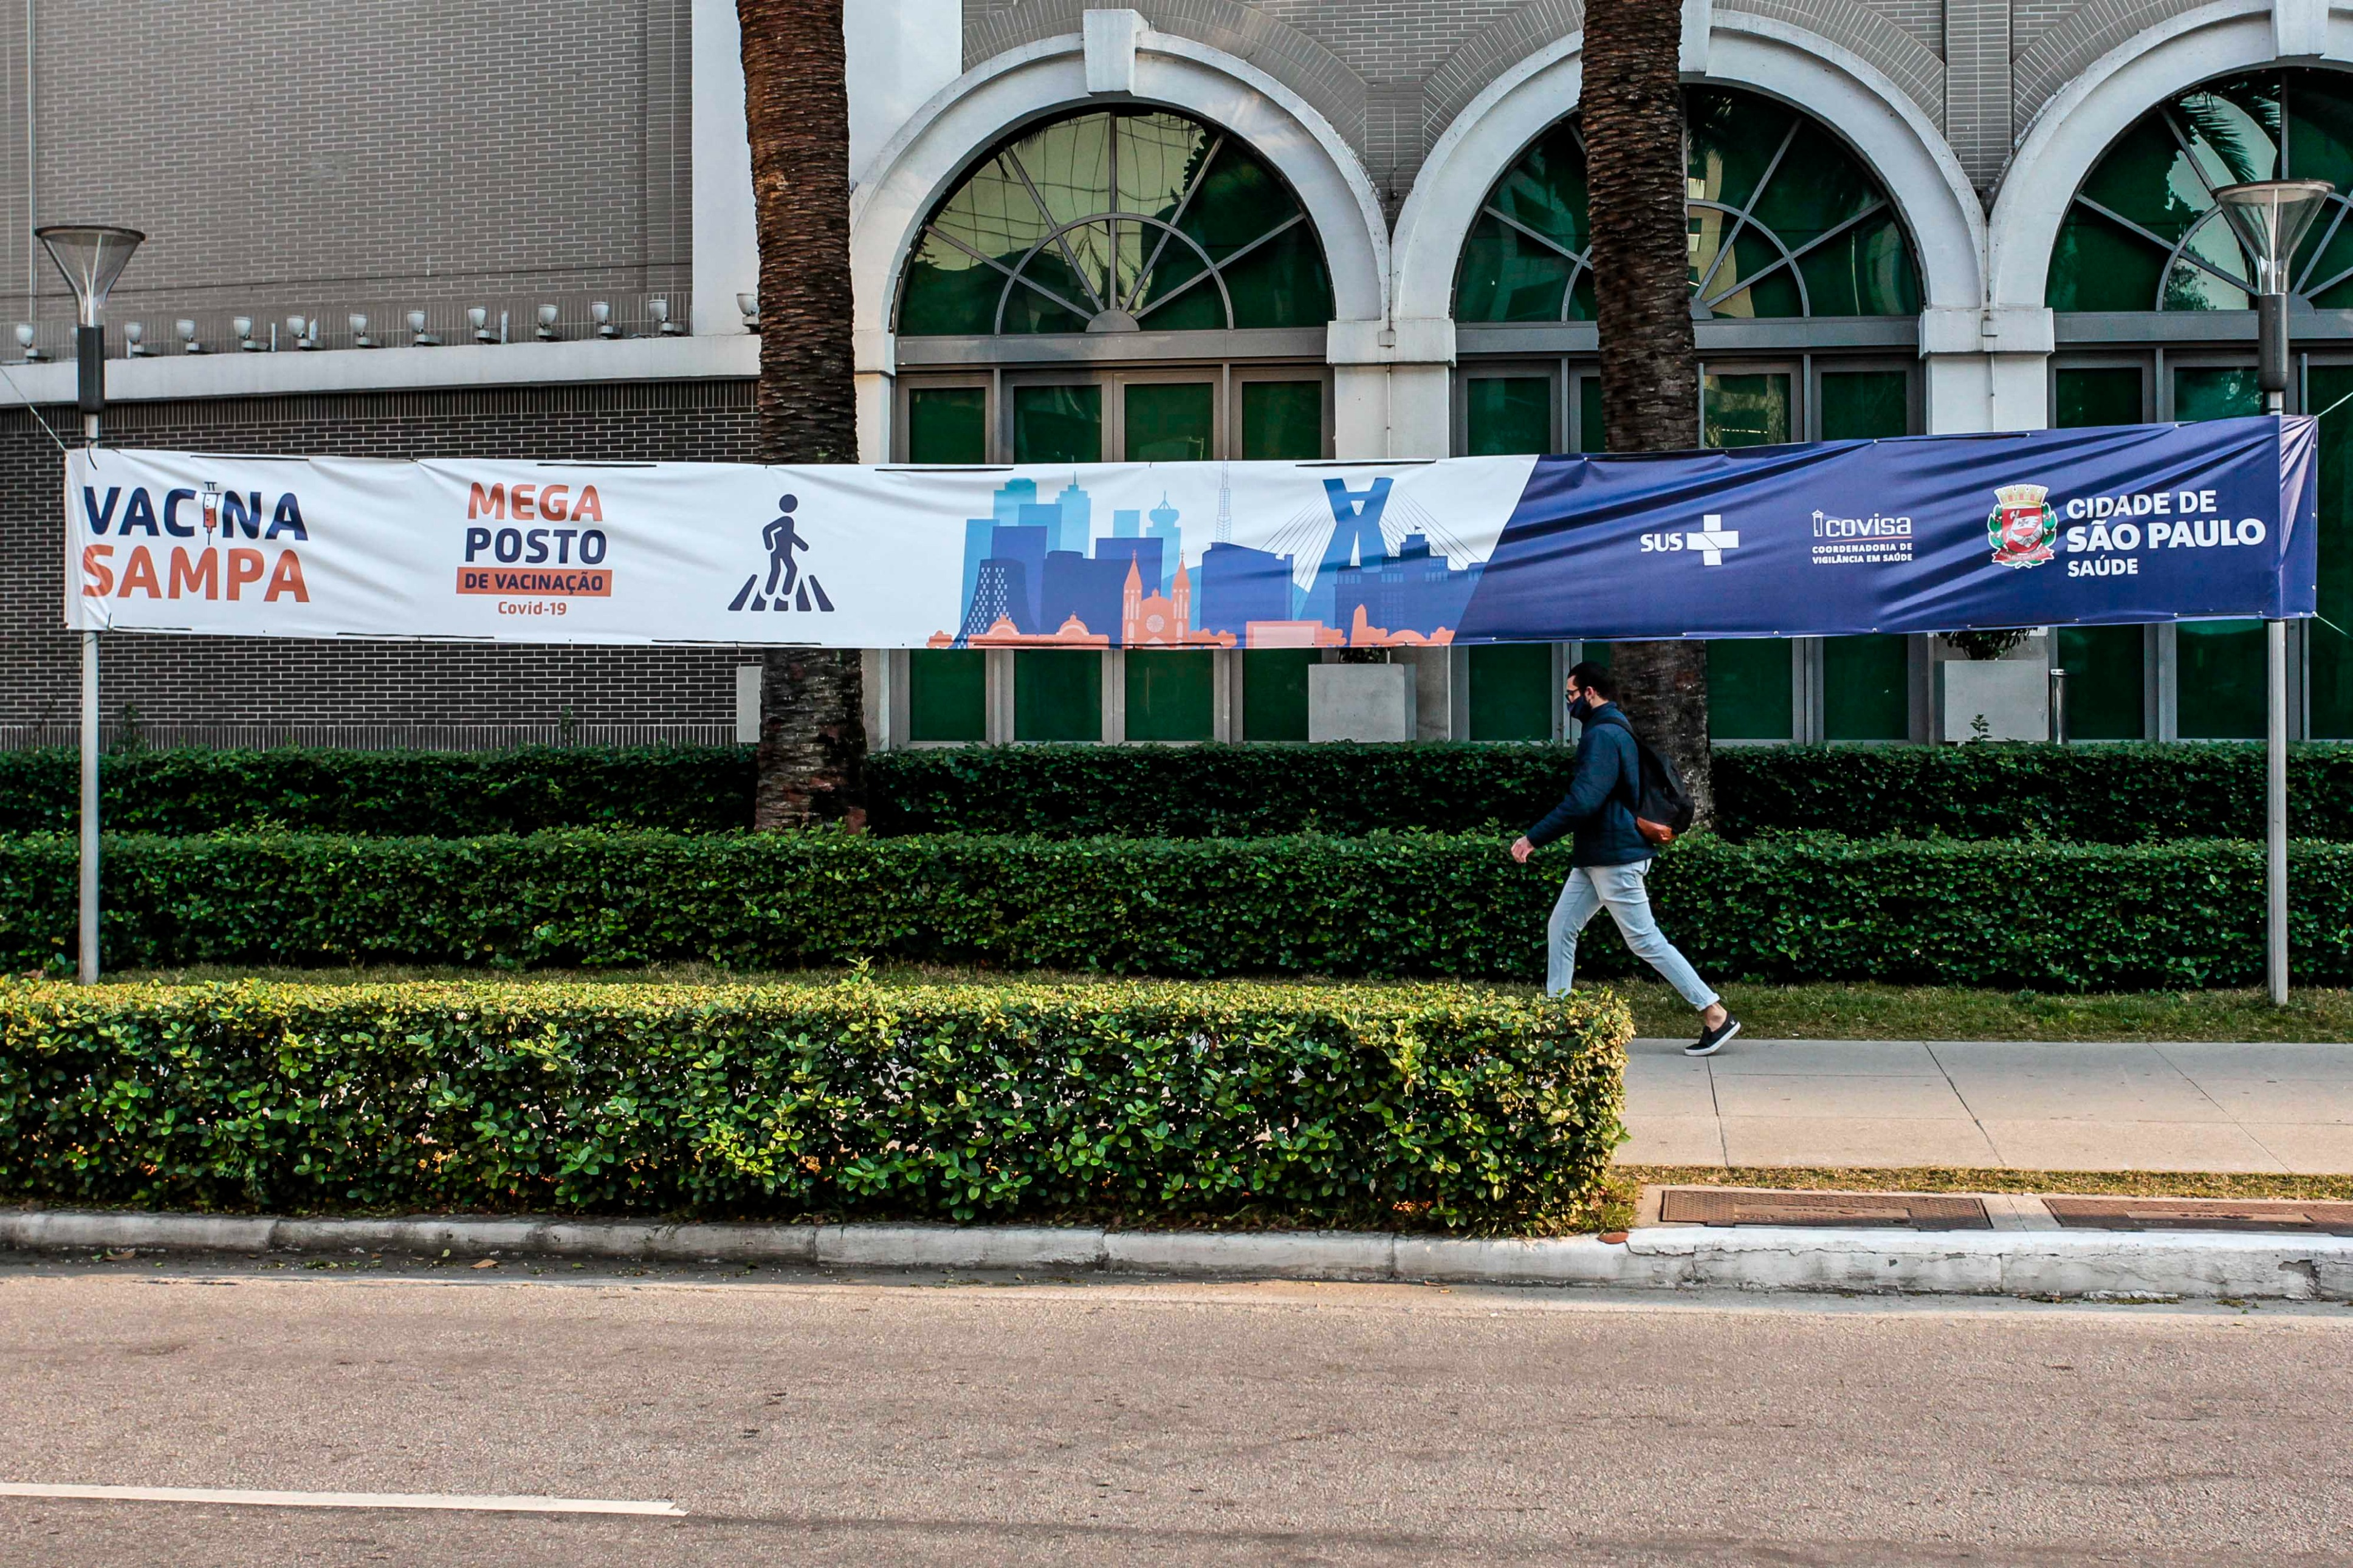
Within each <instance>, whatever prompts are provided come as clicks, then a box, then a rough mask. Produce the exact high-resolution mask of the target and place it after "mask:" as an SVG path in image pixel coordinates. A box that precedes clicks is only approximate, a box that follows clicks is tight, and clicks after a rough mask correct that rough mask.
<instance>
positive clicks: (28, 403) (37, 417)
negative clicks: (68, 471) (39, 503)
mask: <svg viewBox="0 0 2353 1568" xmlns="http://www.w3.org/2000/svg"><path fill="white" fill-rule="evenodd" d="M0 381H5V382H6V383H7V384H8V390H9V391H11V392H13V393H15V394H16V395H17V396H19V397H25V392H24V389H23V388H22V387H20V386H18V385H17V384H16V377H15V376H13V375H10V374H8V371H7V367H6V366H5V365H0ZM25 412H26V413H27V414H29V415H31V416H33V421H34V423H35V424H37V425H38V426H40V427H41V428H42V429H44V430H47V431H48V435H49V439H50V440H52V441H56V442H57V443H58V451H60V452H63V453H65V454H66V455H67V456H68V457H71V456H72V455H73V448H72V447H69V446H67V445H66V444H65V443H64V442H63V441H62V440H58V433H57V432H56V431H55V430H50V429H49V422H48V421H47V420H46V419H44V418H42V417H41V411H40V410H39V409H37V408H36V407H34V406H33V400H32V399H31V398H29V397H25Z"/></svg>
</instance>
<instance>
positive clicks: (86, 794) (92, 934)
mask: <svg viewBox="0 0 2353 1568" xmlns="http://www.w3.org/2000/svg"><path fill="white" fill-rule="evenodd" d="M80 976H81V983H82V984H84V985H95V984H98V634H97V633H96V632H84V633H82V634H81V965H80Z"/></svg>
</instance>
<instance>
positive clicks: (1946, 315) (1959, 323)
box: [1920, 306, 2055, 436]
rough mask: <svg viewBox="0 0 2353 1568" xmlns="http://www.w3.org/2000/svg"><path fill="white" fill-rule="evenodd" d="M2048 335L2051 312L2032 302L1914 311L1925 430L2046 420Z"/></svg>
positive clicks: (1970, 429)
mask: <svg viewBox="0 0 2353 1568" xmlns="http://www.w3.org/2000/svg"><path fill="white" fill-rule="evenodd" d="M2054 341H2055V334H2054V327H2053V321H2052V313H2051V312H2050V311H2049V310H2042V309H2041V308H2039V307H2037V308H2025V307H2014V306H2013V307H2003V308H2000V309H1995V310H1925V311H1923V312H1921V316H1920V358H1921V360H1922V362H1923V368H1924V369H1925V370H1926V375H1927V393H1928V396H1927V405H1928V433H1929V434H1930V435H1932V436H1946V435H1960V434H1969V433H1974V432H1980V431H1994V430H2042V429H2045V428H2048V427H2049V426H2050V423H2051V391H2050V360H2051V353H2052V347H2053V344H2054Z"/></svg>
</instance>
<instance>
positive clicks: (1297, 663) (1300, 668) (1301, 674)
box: [1242, 647, 1318, 741]
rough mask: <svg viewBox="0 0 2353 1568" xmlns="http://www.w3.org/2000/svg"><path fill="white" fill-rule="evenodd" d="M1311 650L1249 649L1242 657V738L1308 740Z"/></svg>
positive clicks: (1314, 653) (1315, 656)
mask: <svg viewBox="0 0 2353 1568" xmlns="http://www.w3.org/2000/svg"><path fill="white" fill-rule="evenodd" d="M1317 658H1318V656H1317V654H1316V652H1315V650H1314V648H1304V647H1302V648H1289V647H1272V648H1252V649H1250V651H1248V652H1246V653H1244V654H1243V655H1242V738H1243V739H1244V740H1246V741H1303V740H1305V739H1307V669H1308V667H1309V666H1310V665H1313V664H1314V663H1316V662H1317Z"/></svg>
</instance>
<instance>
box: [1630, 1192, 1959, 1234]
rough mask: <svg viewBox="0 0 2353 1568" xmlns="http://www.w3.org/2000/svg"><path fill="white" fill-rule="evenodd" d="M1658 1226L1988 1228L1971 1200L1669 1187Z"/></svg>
mask: <svg viewBox="0 0 2353 1568" xmlns="http://www.w3.org/2000/svg"><path fill="white" fill-rule="evenodd" d="M1659 1221H1660V1223H1661V1224H1662V1225H1715V1226H1727V1225H1822V1226H1883V1227H1885V1228H1890V1229H1904V1230H1991V1229H1992V1228H1993V1222H1992V1221H1991V1220H1990V1219H1989V1218H1987V1217H1986V1211H1985V1205H1984V1204H1982V1203H1979V1202H1978V1200H1977V1199H1975V1198H1967V1197H1947V1196H1928V1195H1925V1194H1912V1193H1767V1192H1748V1191H1743V1190H1740V1189H1737V1188H1725V1187H1669V1188H1668V1189H1667V1190H1666V1191H1665V1192H1664V1193H1662V1194H1660V1201H1659Z"/></svg>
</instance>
